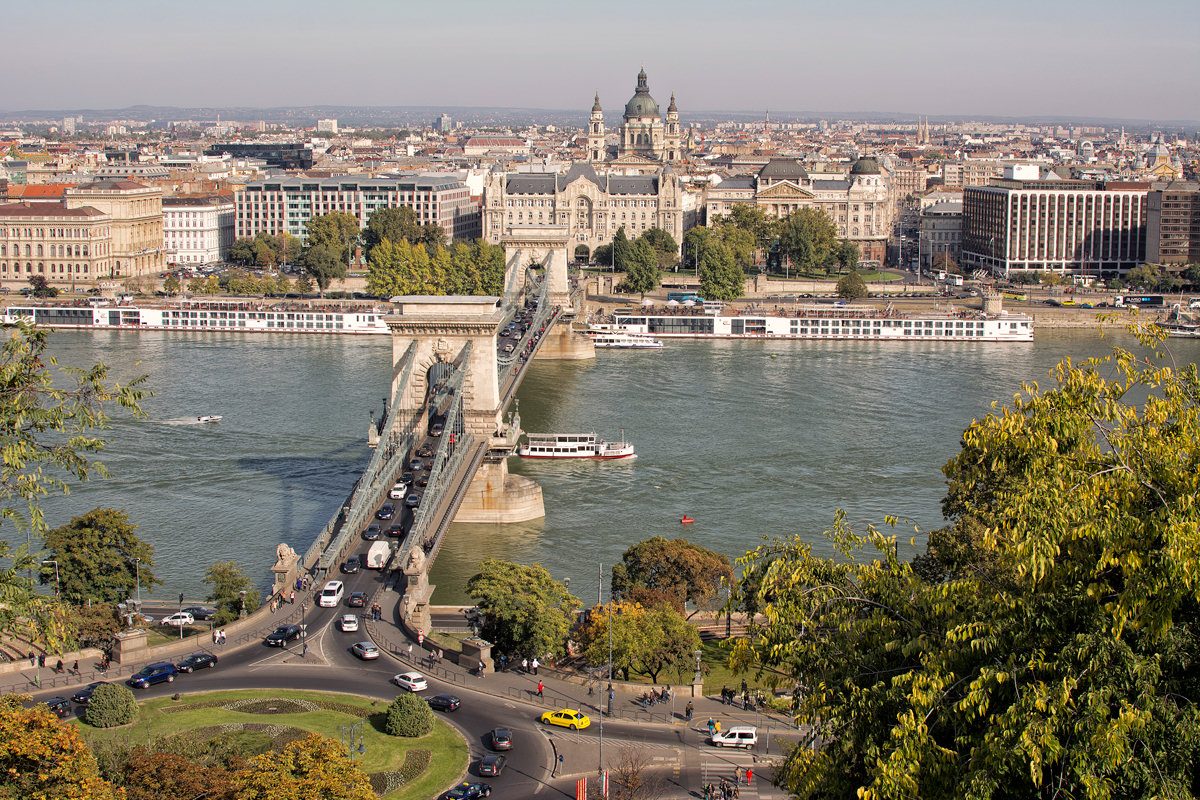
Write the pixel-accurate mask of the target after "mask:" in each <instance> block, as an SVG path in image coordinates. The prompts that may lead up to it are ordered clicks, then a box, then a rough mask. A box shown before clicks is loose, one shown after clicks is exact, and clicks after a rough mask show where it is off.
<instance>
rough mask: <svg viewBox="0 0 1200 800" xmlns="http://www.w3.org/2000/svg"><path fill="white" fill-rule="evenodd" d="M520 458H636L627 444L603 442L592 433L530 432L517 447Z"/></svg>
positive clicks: (611, 459)
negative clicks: (524, 440)
mask: <svg viewBox="0 0 1200 800" xmlns="http://www.w3.org/2000/svg"><path fill="white" fill-rule="evenodd" d="M517 455H519V456H520V457H521V458H591V459H597V460H603V461H613V460H616V459H621V458H637V455H636V454H635V453H634V452H633V445H632V444H630V443H629V442H624V441H622V442H606V441H604V440H603V439H600V438H598V437H597V436H596V434H594V433H530V434H526V442H525V444H523V445H521V446H520V447H518V448H517Z"/></svg>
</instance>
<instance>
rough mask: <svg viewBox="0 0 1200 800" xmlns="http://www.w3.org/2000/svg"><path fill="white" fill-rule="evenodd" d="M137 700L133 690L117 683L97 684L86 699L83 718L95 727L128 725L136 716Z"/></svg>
mask: <svg viewBox="0 0 1200 800" xmlns="http://www.w3.org/2000/svg"><path fill="white" fill-rule="evenodd" d="M137 713H138V707H137V701H136V700H134V699H133V692H131V691H130V690H129V689H128V688H126V687H124V686H122V685H121V684H119V683H109V684H105V685H104V686H97V687H96V691H95V692H93V693H92V699H91V700H89V701H88V705H87V711H85V712H84V714H83V719H84V721H85V722H87V724H89V725H92V726H94V727H97V728H113V727H116V726H117V725H128V724H129V723H130V722H133V720H134V718H135V717H136V716H137Z"/></svg>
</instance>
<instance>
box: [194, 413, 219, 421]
mask: <svg viewBox="0 0 1200 800" xmlns="http://www.w3.org/2000/svg"><path fill="white" fill-rule="evenodd" d="M221 419H222V417H221V416H220V415H219V414H204V415H202V416H199V417H196V422H220V421H221Z"/></svg>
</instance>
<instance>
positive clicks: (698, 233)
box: [683, 226, 715, 269]
mask: <svg viewBox="0 0 1200 800" xmlns="http://www.w3.org/2000/svg"><path fill="white" fill-rule="evenodd" d="M713 241H715V239H714V238H713V235H712V230H711V229H709V228H704V227H700V226H696V227H694V228H690V229H689V230H688V232H687V233H685V234H684V235H683V265H684V266H685V267H692V268H693V269H695V268H696V265H697V264H699V263H700V256H701V255H703V253H704V250H705V248H706V247H707V246H708V245H709V244H710V243H712V242H713Z"/></svg>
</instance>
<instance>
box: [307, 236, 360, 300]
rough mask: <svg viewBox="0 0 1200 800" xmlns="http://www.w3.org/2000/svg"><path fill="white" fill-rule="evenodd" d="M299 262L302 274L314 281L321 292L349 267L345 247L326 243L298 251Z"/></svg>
mask: <svg viewBox="0 0 1200 800" xmlns="http://www.w3.org/2000/svg"><path fill="white" fill-rule="evenodd" d="M299 264H300V268H301V269H302V270H304V275H305V276H306V277H308V278H309V279H310V280H311V281H314V282H315V283H316V284H317V288H318V289H319V290H320V291H321V292H322V293H324V292H325V290H326V289H328V288H329V284H331V283H333V281H334V280H336V279H338V278H344V277H346V272H347V270H348V269H349V267H348V266H347V264H346V258H345V248H341V249H339V248H337V247H334V246H332V245H328V244H318V245H308V246H306V247H305V248H304V250H303V251H302V252H301V253H300V259H299Z"/></svg>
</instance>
